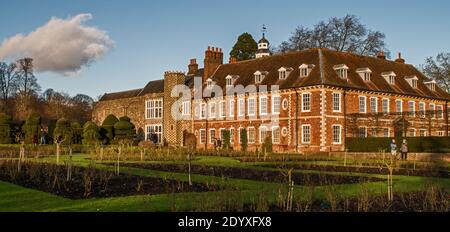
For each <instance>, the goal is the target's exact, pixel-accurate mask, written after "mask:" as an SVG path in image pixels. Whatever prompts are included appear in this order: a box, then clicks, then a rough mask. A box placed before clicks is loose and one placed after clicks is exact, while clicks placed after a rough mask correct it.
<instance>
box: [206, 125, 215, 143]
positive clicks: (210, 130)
mask: <svg viewBox="0 0 450 232" xmlns="http://www.w3.org/2000/svg"><path fill="white" fill-rule="evenodd" d="M212 131H214V137H216V128H211V129H209V131H208V132H209V144H214V137H213V136H211V132H212Z"/></svg>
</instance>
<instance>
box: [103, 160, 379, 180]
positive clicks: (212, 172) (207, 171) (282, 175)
mask: <svg viewBox="0 0 450 232" xmlns="http://www.w3.org/2000/svg"><path fill="white" fill-rule="evenodd" d="M105 164H107V165H114V163H105ZM120 166H121V167H131V168H141V169H150V170H156V171H164V172H178V173H187V172H188V166H187V165H182V164H155V163H151V164H150V163H145V164H143V163H120ZM191 173H192V174H200V175H207V176H217V177H225V178H233V179H248V180H256V181H265V182H278V183H286V182H287V181H288V175H287V172H281V171H273V170H258V169H248V168H236V167H220V166H206V165H192V166H191ZM292 180H293V181H294V183H295V185H314V186H318V185H332V184H354V183H360V182H374V181H381V180H382V179H379V178H372V177H360V176H344V175H330V174H318V173H292Z"/></svg>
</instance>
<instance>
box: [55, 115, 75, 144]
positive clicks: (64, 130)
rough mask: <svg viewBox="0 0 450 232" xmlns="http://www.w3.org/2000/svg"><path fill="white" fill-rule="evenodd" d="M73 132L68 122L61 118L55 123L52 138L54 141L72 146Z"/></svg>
mask: <svg viewBox="0 0 450 232" xmlns="http://www.w3.org/2000/svg"><path fill="white" fill-rule="evenodd" d="M73 136H74V130H73V128H72V124H71V123H70V121H69V120H67V119H65V118H61V119H59V120H58V121H57V122H56V128H55V130H54V131H53V138H54V139H55V140H59V139H61V140H60V141H59V142H63V143H64V144H72V142H73V141H72V139H73Z"/></svg>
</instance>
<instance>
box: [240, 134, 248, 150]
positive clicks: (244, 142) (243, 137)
mask: <svg viewBox="0 0 450 232" xmlns="http://www.w3.org/2000/svg"><path fill="white" fill-rule="evenodd" d="M240 133H241V151H244V152H245V151H247V148H248V138H247V130H246V129H241V131H240Z"/></svg>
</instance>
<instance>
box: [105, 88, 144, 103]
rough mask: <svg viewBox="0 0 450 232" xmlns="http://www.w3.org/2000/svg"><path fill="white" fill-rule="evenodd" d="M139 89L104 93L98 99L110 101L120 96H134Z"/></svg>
mask: <svg viewBox="0 0 450 232" xmlns="http://www.w3.org/2000/svg"><path fill="white" fill-rule="evenodd" d="M141 91H142V89H133V90H127V91H121V92H115V93H105V94H104V95H103V96H102V97H101V98H100V100H99V101H110V100H116V99H122V98H130V97H136V96H137V95H138V94H139V93H140V92H141Z"/></svg>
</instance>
